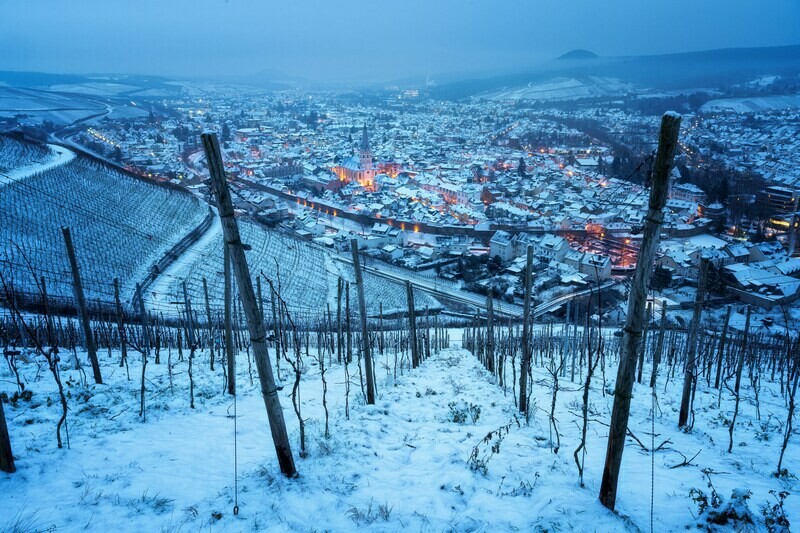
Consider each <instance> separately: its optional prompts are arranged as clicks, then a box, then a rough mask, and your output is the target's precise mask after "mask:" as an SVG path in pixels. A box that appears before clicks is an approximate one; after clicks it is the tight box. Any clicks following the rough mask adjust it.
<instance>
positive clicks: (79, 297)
mask: <svg viewBox="0 0 800 533" xmlns="http://www.w3.org/2000/svg"><path fill="white" fill-rule="evenodd" d="M61 232H62V233H63V234H64V244H65V245H66V247H67V255H68V256H69V266H70V269H71V270H72V291H73V293H74V294H75V303H76V304H77V306H78V313H80V317H81V326H82V327H83V335H84V337H86V351H87V352H89V361H91V363H92V374H94V382H95V383H98V384H102V383H103V376H102V375H101V374H100V363H99V362H98V360H97V348H96V347H95V343H94V334H93V333H92V324H91V322H89V310H88V309H87V307H86V298H85V297H84V295H83V284H82V283H81V273H80V270H78V260H77V259H76V258H75V248H74V247H73V246H72V235H71V234H70V232H69V228H67V227H63V228H61ZM139 298H143V296H142V295H141V293H139Z"/></svg>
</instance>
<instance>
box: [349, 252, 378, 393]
mask: <svg viewBox="0 0 800 533" xmlns="http://www.w3.org/2000/svg"><path fill="white" fill-rule="evenodd" d="M350 251H351V252H352V253H353V270H355V273H356V289H357V290H358V310H359V312H360V314H361V341H362V342H361V344H362V350H363V352H364V372H365V374H366V375H367V404H368V405H372V404H374V403H375V380H374V379H373V376H374V373H373V372H372V354H370V346H369V330H367V303H366V301H365V300H364V280H363V279H362V277H361V266H360V265H359V262H358V259H359V258H358V241H357V240H356V239H351V240H350Z"/></svg>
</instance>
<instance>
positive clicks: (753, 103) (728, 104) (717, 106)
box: [700, 94, 800, 113]
mask: <svg viewBox="0 0 800 533" xmlns="http://www.w3.org/2000/svg"><path fill="white" fill-rule="evenodd" d="M791 107H800V94H789V95H780V96H779V95H775V96H754V97H751V98H721V99H718V100H710V101H708V102H706V103H705V104H703V106H702V107H701V108H700V110H701V111H703V112H704V113H713V112H715V111H733V112H735V113H754V112H758V111H772V110H775V109H786V108H791Z"/></svg>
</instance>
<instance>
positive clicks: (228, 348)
mask: <svg viewBox="0 0 800 533" xmlns="http://www.w3.org/2000/svg"><path fill="white" fill-rule="evenodd" d="M225 185H226V186H227V182H226V183H225ZM222 247H223V249H224V252H223V254H222V255H223V261H224V263H225V266H224V269H223V270H224V275H225V309H224V311H223V314H224V317H223V320H224V321H225V359H226V363H227V367H228V394H230V395H231V396H233V395H234V394H236V356H235V354H234V350H233V342H234V341H233V322H232V320H233V317H232V316H231V307H232V303H233V280H232V279H231V252H230V249H229V248H228V245H227V244H226V243H223V244H222Z"/></svg>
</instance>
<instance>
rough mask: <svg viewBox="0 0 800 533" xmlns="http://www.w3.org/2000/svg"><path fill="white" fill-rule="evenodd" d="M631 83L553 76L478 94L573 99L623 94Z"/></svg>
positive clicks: (498, 97) (501, 97)
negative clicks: (541, 80) (539, 81)
mask: <svg viewBox="0 0 800 533" xmlns="http://www.w3.org/2000/svg"><path fill="white" fill-rule="evenodd" d="M632 87H633V86H632V85H630V84H628V83H625V82H622V81H621V80H618V79H615V78H602V77H597V76H588V77H587V78H586V79H581V80H578V79H575V78H554V79H552V80H548V81H546V82H541V83H529V84H528V85H525V86H521V87H506V88H503V89H498V90H496V91H492V92H489V93H485V94H482V95H479V96H480V97H481V98H483V99H487V100H494V101H506V100H547V101H550V100H574V99H577V98H589V97H595V96H611V95H618V94H625V93H626V92H628V91H630V90H631V89H632Z"/></svg>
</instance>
